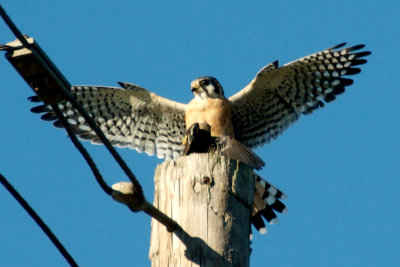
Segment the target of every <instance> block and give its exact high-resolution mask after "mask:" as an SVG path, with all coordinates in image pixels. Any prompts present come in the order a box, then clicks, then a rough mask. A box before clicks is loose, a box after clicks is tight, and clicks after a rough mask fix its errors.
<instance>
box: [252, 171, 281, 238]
mask: <svg viewBox="0 0 400 267" xmlns="http://www.w3.org/2000/svg"><path fill="white" fill-rule="evenodd" d="M253 174H254V178H255V193H254V198H253V211H252V220H251V222H252V224H253V225H254V227H255V228H256V229H257V230H258V231H259V232H260V233H261V234H265V233H266V227H265V224H264V222H262V218H264V219H265V220H266V221H267V222H268V223H269V224H271V225H272V224H275V223H278V217H277V216H276V213H275V212H279V213H287V212H288V209H287V208H286V206H285V204H283V203H282V202H281V200H283V199H285V198H287V196H286V195H285V194H284V193H283V192H282V191H281V190H279V189H278V188H276V187H275V186H273V185H272V184H270V183H269V182H267V181H266V180H264V179H263V178H262V177H260V176H259V175H258V174H256V173H254V172H253ZM260 219H261V222H262V223H261V222H260Z"/></svg>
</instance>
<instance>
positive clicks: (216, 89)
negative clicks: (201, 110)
mask: <svg viewBox="0 0 400 267" xmlns="http://www.w3.org/2000/svg"><path fill="white" fill-rule="evenodd" d="M190 89H191V90H192V92H193V94H194V97H195V99H198V100H202V99H207V98H225V96H224V90H223V89H222V86H221V84H220V83H219V82H218V80H217V79H215V78H214V77H210V76H204V77H200V78H197V79H196V80H194V81H193V82H192V83H191V84H190Z"/></svg>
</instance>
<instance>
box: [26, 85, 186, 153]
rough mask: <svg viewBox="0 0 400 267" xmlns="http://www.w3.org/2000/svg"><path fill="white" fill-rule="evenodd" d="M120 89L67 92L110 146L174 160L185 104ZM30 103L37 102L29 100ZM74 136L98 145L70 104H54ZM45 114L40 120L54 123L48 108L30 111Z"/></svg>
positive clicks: (134, 87)
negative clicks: (92, 121)
mask: <svg viewBox="0 0 400 267" xmlns="http://www.w3.org/2000/svg"><path fill="white" fill-rule="evenodd" d="M120 85H121V86H122V87H123V88H117V87H103V86H73V87H72V88H71V92H72V93H73V94H74V95H75V96H76V99H77V100H78V102H79V103H80V104H81V105H82V106H83V107H84V108H85V109H86V111H87V112H88V113H89V114H90V116H91V117H92V118H93V119H94V121H95V122H96V123H97V125H98V126H99V127H100V129H101V130H102V131H103V132H104V134H105V136H106V137H107V138H108V139H109V140H110V142H111V143H112V144H113V145H115V146H118V147H129V148H131V149H135V150H137V151H138V152H145V153H147V154H148V155H154V154H155V155H157V157H159V158H167V159H172V158H177V157H178V156H180V155H181V153H182V150H183V145H182V139H183V137H184V133H185V129H186V127H185V104H182V103H178V102H175V101H171V100H168V99H166V98H163V97H161V96H158V95H156V94H154V93H151V92H149V91H147V90H146V89H144V88H142V87H139V86H137V85H134V84H129V83H120ZM31 100H32V101H33V102H37V101H40V100H39V98H38V97H31ZM58 106H59V108H60V110H61V111H62V112H63V113H64V116H66V118H67V120H68V122H69V123H70V124H71V125H72V128H73V130H74V132H75V133H76V135H78V136H79V137H80V138H81V139H84V140H90V141H91V142H92V143H95V144H99V143H100V144H101V141H100V139H99V138H98V137H97V135H96V133H95V132H94V131H93V130H92V129H91V128H90V126H89V125H88V124H87V123H86V121H85V120H84V118H83V117H82V116H81V115H80V114H79V112H78V111H77V110H76V109H75V108H73V106H72V105H71V103H70V102H68V101H64V102H61V103H59V104H58ZM32 111H33V112H35V113H45V114H44V115H43V116H42V119H44V120H50V121H51V120H56V121H55V122H54V125H55V126H56V127H62V124H61V123H60V121H58V119H57V116H56V115H55V113H54V112H53V110H52V109H51V107H50V106H49V105H41V106H37V107H34V108H32Z"/></svg>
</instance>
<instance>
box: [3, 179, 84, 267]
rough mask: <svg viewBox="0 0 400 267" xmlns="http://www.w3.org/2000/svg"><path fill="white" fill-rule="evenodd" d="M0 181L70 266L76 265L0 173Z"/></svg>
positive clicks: (44, 224) (48, 229)
mask: <svg viewBox="0 0 400 267" xmlns="http://www.w3.org/2000/svg"><path fill="white" fill-rule="evenodd" d="M0 182H1V183H2V184H3V186H4V187H5V188H6V189H7V190H8V192H10V194H11V195H12V196H13V197H14V198H15V200H17V201H18V203H19V204H20V205H21V206H22V207H23V208H24V209H25V211H26V212H28V214H29V216H31V218H32V219H33V220H34V221H35V222H36V224H37V225H39V227H40V228H41V229H42V231H43V232H44V233H45V234H46V235H47V237H48V238H49V239H50V241H51V242H52V243H53V244H54V246H56V248H57V249H58V251H60V253H61V255H62V256H63V257H64V258H65V260H66V261H67V262H68V263H69V264H70V265H71V266H78V264H77V263H76V262H75V260H74V259H73V258H72V256H71V254H69V253H68V251H67V249H66V248H65V247H64V246H63V244H61V242H60V241H59V240H58V238H57V237H56V236H55V235H54V234H53V232H52V231H51V230H50V228H49V227H48V226H47V225H46V223H45V222H44V221H43V220H42V219H41V218H40V217H39V215H38V214H37V213H36V212H35V211H34V209H33V208H32V207H31V206H30V205H29V204H28V202H26V200H25V199H24V198H23V197H22V196H21V195H20V194H19V193H18V191H17V190H15V188H14V187H13V186H12V185H11V184H10V183H9V182H8V181H7V179H6V178H5V177H4V176H3V175H2V174H1V173H0Z"/></svg>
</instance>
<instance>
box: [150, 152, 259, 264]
mask: <svg viewBox="0 0 400 267" xmlns="http://www.w3.org/2000/svg"><path fill="white" fill-rule="evenodd" d="M154 182H155V194H154V203H153V204H154V206H155V207H156V208H158V209H160V210H161V211H162V212H164V213H165V214H166V215H168V216H170V217H171V218H172V219H174V220H175V221H176V222H177V223H178V224H179V226H180V227H179V228H178V230H176V231H175V232H174V233H170V232H168V231H167V229H166V228H165V226H163V225H161V224H160V223H158V222H157V221H156V220H154V219H153V220H152V222H151V228H152V230H151V245H150V251H149V257H150V259H151V262H152V266H153V267H164V266H176V267H181V266H218V267H223V266H249V258H250V241H249V235H250V216H251V205H252V199H253V194H254V178H253V176H252V175H251V168H250V167H248V166H247V165H244V164H242V163H240V162H238V161H235V160H229V159H226V158H224V157H216V156H215V155H213V154H192V155H190V156H187V157H181V158H179V159H178V160H176V161H166V162H164V163H162V164H160V165H159V166H158V167H157V169H156V171H155V177H154Z"/></svg>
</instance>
